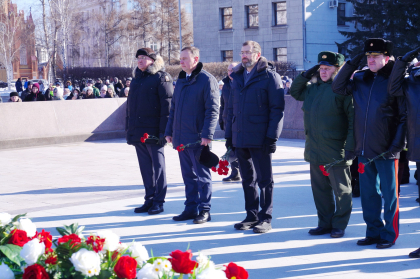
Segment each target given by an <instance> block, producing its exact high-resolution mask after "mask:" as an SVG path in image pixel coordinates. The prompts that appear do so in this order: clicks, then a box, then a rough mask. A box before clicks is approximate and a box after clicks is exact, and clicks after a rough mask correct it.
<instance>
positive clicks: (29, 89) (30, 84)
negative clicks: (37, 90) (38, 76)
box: [20, 81, 34, 102]
mask: <svg viewBox="0 0 420 279" xmlns="http://www.w3.org/2000/svg"><path fill="white" fill-rule="evenodd" d="M33 86H34V82H33V81H28V84H27V87H26V89H25V91H23V92H22V93H21V94H20V98H21V99H22V101H23V102H25V99H26V97H28V95H29V94H31V93H32V87H33Z"/></svg>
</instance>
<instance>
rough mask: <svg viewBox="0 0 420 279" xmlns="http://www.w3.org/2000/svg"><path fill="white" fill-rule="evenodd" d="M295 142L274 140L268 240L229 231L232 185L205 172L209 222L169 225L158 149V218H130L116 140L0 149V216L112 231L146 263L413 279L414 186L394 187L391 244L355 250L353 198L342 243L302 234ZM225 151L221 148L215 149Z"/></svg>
mask: <svg viewBox="0 0 420 279" xmlns="http://www.w3.org/2000/svg"><path fill="white" fill-rule="evenodd" d="M303 146H304V141H302V140H284V139H282V140H279V142H278V143H277V152H276V153H275V154H274V156H273V172H274V175H275V176H274V179H275V183H276V184H275V190H274V213H273V224H272V225H273V230H272V231H270V232H269V233H267V234H260V235H257V234H254V233H253V232H252V231H244V232H242V231H236V230H234V229H233V224H234V223H235V222H237V221H241V220H242V219H243V218H244V217H245V211H244V198H243V192H242V187H241V184H239V183H222V182H221V180H222V178H223V177H221V176H219V175H217V174H214V173H213V181H214V184H213V199H212V211H211V214H212V221H211V222H209V223H206V224H204V225H195V224H193V223H192V221H186V222H174V221H172V216H174V215H175V214H179V213H181V211H182V210H183V208H184V205H183V202H184V186H183V182H182V177H181V171H180V166H179V161H178V154H177V152H176V151H174V150H172V149H171V148H170V147H167V148H166V150H165V152H166V162H167V179H168V195H167V199H166V203H165V205H164V209H165V212H164V213H162V214H159V215H154V216H150V215H147V214H135V213H134V212H133V209H134V208H135V207H137V206H139V205H141V204H142V202H143V195H144V190H143V186H142V180H141V176H140V172H139V169H138V164H137V157H136V154H135V150H134V148H133V147H132V146H128V145H127V144H126V143H125V140H123V139H118V140H109V141H102V142H84V143H76V144H63V145H53V146H41V147H33V148H23V149H13V150H12V149H9V150H0V185H1V194H0V212H3V211H4V212H8V213H11V214H18V213H25V212H27V213H28V215H29V217H31V218H32V220H33V221H34V222H35V223H36V225H37V227H38V228H39V229H46V230H50V231H51V232H52V233H53V235H55V236H57V235H58V234H57V232H56V231H55V229H54V228H55V227H57V226H61V225H63V224H71V223H75V222H77V223H79V224H80V225H85V226H86V229H85V234H89V232H92V231H95V230H99V229H111V230H113V231H114V232H115V233H117V234H119V235H120V236H121V240H122V242H131V241H133V240H136V241H138V242H141V243H142V244H144V245H145V246H146V248H147V249H148V250H149V251H150V250H153V255H155V256H158V255H159V256H161V255H168V254H169V253H170V252H171V251H173V250H176V249H180V250H185V249H186V248H187V247H188V246H189V247H190V249H192V250H193V252H197V251H203V252H204V253H206V254H208V255H210V256H211V257H212V260H213V261H214V262H215V263H216V264H218V265H222V264H226V263H229V262H231V261H233V262H236V263H238V264H239V265H242V266H243V267H245V268H246V269H247V270H248V272H249V274H250V277H249V278H251V279H261V278H264V279H272V278H318V277H319V278H321V277H322V278H351V279H354V278H358V279H359V278H381V279H382V278H384V279H385V278H419V277H420V260H419V259H410V258H408V253H409V252H411V251H412V250H414V249H416V248H418V247H419V246H420V237H419V235H420V207H419V206H418V203H416V202H415V199H416V196H417V186H416V185H415V184H414V182H415V180H414V178H413V174H414V170H415V164H413V163H411V164H410V167H411V168H412V171H411V183H410V184H406V185H403V186H402V188H401V198H400V216H401V220H400V237H399V239H398V241H397V243H396V245H395V246H393V247H392V248H390V249H385V250H379V249H376V248H375V247H374V246H368V247H359V246H357V245H356V241H357V239H360V238H363V237H364V233H365V224H364V222H363V218H362V210H361V205H360V198H355V199H354V201H353V202H354V206H353V213H352V216H351V219H350V225H349V227H348V228H347V229H346V235H345V236H344V237H343V238H339V239H332V238H330V237H329V235H325V236H310V235H309V234H308V230H309V229H310V228H313V227H316V225H317V217H316V211H315V206H314V202H313V198H312V192H311V189H310V182H309V165H308V163H306V162H305V161H304V160H303ZM214 150H215V153H217V154H218V155H219V156H220V155H222V154H223V153H224V143H222V142H216V143H215V144H214Z"/></svg>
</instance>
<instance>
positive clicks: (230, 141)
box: [225, 138, 235, 151]
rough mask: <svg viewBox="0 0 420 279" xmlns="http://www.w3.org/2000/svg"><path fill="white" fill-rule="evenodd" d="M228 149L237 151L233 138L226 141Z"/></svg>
mask: <svg viewBox="0 0 420 279" xmlns="http://www.w3.org/2000/svg"><path fill="white" fill-rule="evenodd" d="M225 146H226V149H229V148H230V149H232V151H235V147H233V143H232V138H227V139H226V143H225Z"/></svg>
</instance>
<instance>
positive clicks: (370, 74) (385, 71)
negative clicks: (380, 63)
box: [363, 60, 395, 81]
mask: <svg viewBox="0 0 420 279" xmlns="http://www.w3.org/2000/svg"><path fill="white" fill-rule="evenodd" d="M394 64H395V62H394V61H392V60H389V61H388V63H386V65H385V66H384V67H383V68H382V69H380V70H379V71H378V75H381V76H383V77H384V78H386V79H387V78H389V76H390V75H391V72H392V68H393V67H394ZM373 78H375V73H374V72H372V71H371V70H369V69H367V70H366V72H365V74H364V75H363V80H364V81H367V80H369V79H373Z"/></svg>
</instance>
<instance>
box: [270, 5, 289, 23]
mask: <svg viewBox="0 0 420 279" xmlns="http://www.w3.org/2000/svg"><path fill="white" fill-rule="evenodd" d="M281 3H284V4H285V5H286V7H285V8H284V10H279V9H278V5H277V4H281ZM279 11H284V13H285V14H286V23H281V24H278V16H277V15H278V12H279ZM273 16H274V24H273V26H285V25H287V2H286V1H280V2H273Z"/></svg>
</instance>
